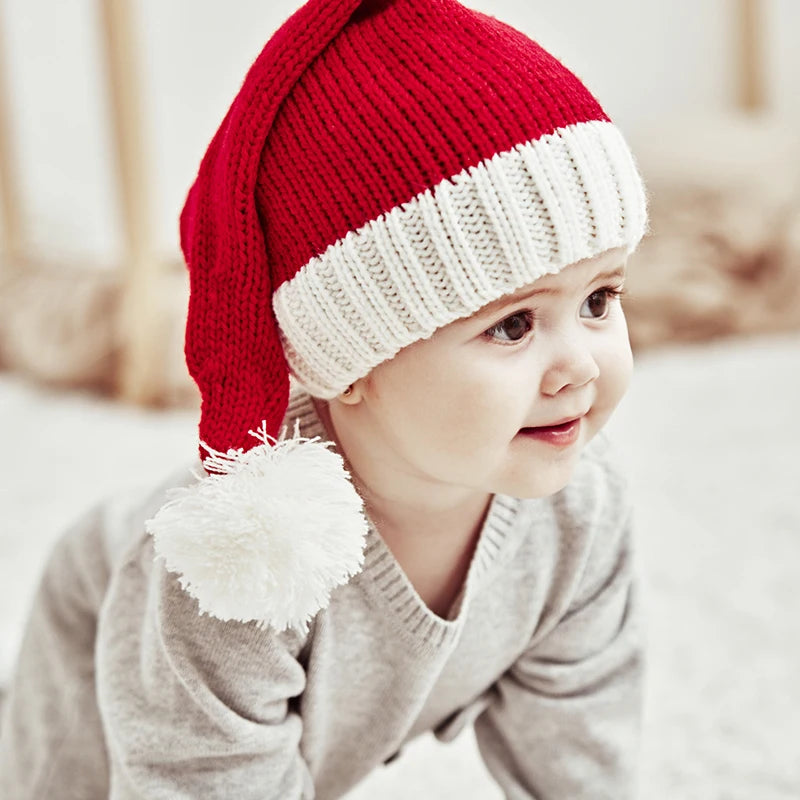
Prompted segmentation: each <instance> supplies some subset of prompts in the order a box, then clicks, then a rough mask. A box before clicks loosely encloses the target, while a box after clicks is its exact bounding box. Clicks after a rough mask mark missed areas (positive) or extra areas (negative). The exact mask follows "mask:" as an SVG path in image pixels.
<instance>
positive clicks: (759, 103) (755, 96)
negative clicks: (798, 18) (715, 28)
mask: <svg viewBox="0 0 800 800" xmlns="http://www.w3.org/2000/svg"><path fill="white" fill-rule="evenodd" d="M735 7H736V13H737V25H736V34H737V47H736V54H737V58H738V63H737V72H738V98H737V100H738V103H739V106H740V107H741V108H742V109H744V110H746V111H758V110H760V109H763V108H764V107H765V105H766V90H765V79H764V18H763V10H764V9H763V7H762V0H737V3H736V6H735Z"/></svg>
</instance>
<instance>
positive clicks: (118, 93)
mask: <svg viewBox="0 0 800 800" xmlns="http://www.w3.org/2000/svg"><path fill="white" fill-rule="evenodd" d="M99 10H100V17H101V21H102V37H103V42H104V46H105V53H106V61H107V68H108V85H109V95H110V106H111V108H110V110H111V117H112V134H113V140H114V151H115V155H116V160H117V172H118V182H117V186H118V193H119V207H120V211H121V214H122V223H123V225H122V227H123V233H124V237H125V263H124V269H125V278H124V281H123V284H124V290H123V296H122V305H121V310H120V321H119V322H120V341H121V343H122V347H123V351H122V354H121V356H122V357H121V362H120V374H119V384H118V385H119V392H120V395H121V397H122V398H123V399H125V400H127V401H130V402H134V403H139V404H149V403H152V402H154V401H155V400H156V399H157V395H158V386H159V385H160V370H161V366H162V363H163V362H162V360H161V358H160V357H159V356H160V330H161V326H162V322H163V316H162V313H161V310H160V308H161V305H160V303H159V302H158V296H157V292H158V281H159V272H160V270H159V264H158V263H157V261H156V259H155V257H154V250H155V249H154V246H153V231H152V226H151V222H152V220H151V219H150V208H151V204H150V202H149V196H150V193H149V183H148V178H149V177H150V173H149V171H148V167H149V159H148V153H147V149H146V147H145V126H144V125H143V124H142V120H143V119H144V117H143V104H142V102H141V91H140V84H139V73H138V59H137V57H136V56H137V51H136V45H135V41H134V35H133V25H132V21H133V20H132V8H131V4H130V2H129V0H99Z"/></svg>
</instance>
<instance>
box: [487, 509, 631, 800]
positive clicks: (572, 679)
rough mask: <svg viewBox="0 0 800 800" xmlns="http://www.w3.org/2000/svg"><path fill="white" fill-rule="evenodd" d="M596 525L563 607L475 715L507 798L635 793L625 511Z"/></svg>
mask: <svg viewBox="0 0 800 800" xmlns="http://www.w3.org/2000/svg"><path fill="white" fill-rule="evenodd" d="M623 511H624V509H623ZM596 519H597V518H596V516H595V517H594V520H595V522H596ZM598 527H599V529H598V530H596V532H595V535H594V536H593V542H592V545H591V546H590V547H589V548H588V550H589V553H588V557H587V558H586V560H585V562H586V563H585V566H584V568H583V570H582V573H581V576H580V578H579V579H576V585H577V590H576V591H574V592H572V593H571V601H570V602H569V603H567V604H565V608H566V610H565V611H564V613H563V614H560V615H559V617H558V619H557V621H556V622H555V623H553V624H552V625H551V626H550V629H549V630H546V631H544V632H543V633H542V632H541V631H538V632H537V633H536V634H534V636H533V638H532V640H531V643H530V645H529V647H528V649H527V650H526V651H525V652H523V653H522V655H521V656H520V657H519V658H518V659H517V660H516V662H515V663H514V664H513V665H512V666H511V668H510V669H509V670H507V672H506V673H505V674H504V675H503V676H502V677H501V678H500V679H499V680H498V681H497V682H496V684H495V685H494V687H493V688H492V691H491V693H490V696H491V701H490V703H489V705H488V707H487V708H486V710H485V711H484V712H483V713H482V714H481V715H480V716H479V717H478V718H477V719H476V721H475V734H476V739H477V743H478V747H479V750H480V753H481V756H482V757H483V759H484V762H485V763H486V766H487V768H488V769H489V771H490V773H491V774H492V775H493V777H494V778H495V780H496V781H497V782H498V784H499V785H500V787H501V789H502V790H503V792H504V793H505V796H506V798H508V799H509V800H523V799H524V800H532V799H533V798H536V800H556V799H559V800H560V798H565V797H569V798H570V800H581V798H586V800H589V798H591V800H612V798H613V800H624V799H625V798H632V797H635V796H636V794H635V792H636V780H637V764H638V758H639V735H640V724H641V701H642V691H641V690H642V673H643V657H642V656H643V648H642V635H641V633H642V626H641V614H640V606H639V592H638V588H637V582H636V580H634V576H633V559H632V548H631V535H630V534H631V525H630V516H629V514H628V515H624V514H623V520H622V521H621V522H619V524H613V525H611V526H609V525H600V526H598ZM545 627H546V626H545Z"/></svg>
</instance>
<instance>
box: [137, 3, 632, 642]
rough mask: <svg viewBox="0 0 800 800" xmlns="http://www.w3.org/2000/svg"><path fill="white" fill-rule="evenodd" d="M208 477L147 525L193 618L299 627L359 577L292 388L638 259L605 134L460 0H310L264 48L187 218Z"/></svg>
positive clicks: (623, 189) (367, 365)
mask: <svg viewBox="0 0 800 800" xmlns="http://www.w3.org/2000/svg"><path fill="white" fill-rule="evenodd" d="M180 223H181V224H180V233H181V247H182V249H183V253H184V256H185V258H186V263H187V265H188V268H189V274H190V280H191V296H190V301H189V316H188V322H187V328H186V360H187V363H188V366H189V370H190V372H191V374H192V376H193V377H194V379H195V381H196V382H197V385H198V387H199V389H200V392H201V395H202V409H201V419H200V440H201V443H202V454H203V456H204V459H205V467H206V471H207V472H208V473H209V474H208V475H207V476H206V477H204V478H202V479H199V480H198V483H196V484H195V485H193V486H191V487H188V488H186V489H182V490H180V491H179V492H178V493H176V495H175V496H174V497H173V498H172V500H171V501H170V502H169V503H168V504H167V506H165V507H164V508H163V509H162V510H161V511H160V512H159V513H158V514H157V515H156V517H155V518H154V519H153V520H151V521H150V522H149V523H148V530H149V531H150V532H151V533H153V535H154V537H155V549H156V553H157V554H158V555H160V556H162V557H164V558H165V560H166V563H167V568H168V569H170V570H171V571H174V572H177V573H178V574H179V575H180V577H181V582H182V584H183V586H184V588H185V589H186V590H187V591H189V592H190V593H191V594H192V595H193V596H194V597H195V598H196V599H197V600H198V603H199V608H200V610H201V611H203V612H207V613H210V614H213V615H214V616H217V617H219V618H221V619H237V620H240V621H243V622H247V621H256V622H258V623H260V624H268V625H272V626H274V627H276V628H278V629H283V628H286V627H295V628H299V629H304V628H305V627H306V624H307V622H308V621H309V620H310V619H311V618H312V617H313V616H314V614H315V613H316V612H317V611H318V610H319V609H320V608H322V607H324V606H325V605H326V604H327V602H328V601H329V597H330V592H331V591H332V590H333V589H334V588H335V587H336V586H338V585H339V584H342V583H344V582H346V581H347V580H348V579H349V578H350V577H351V576H352V575H353V574H355V573H356V572H357V571H358V569H359V568H360V566H361V563H362V546H363V541H364V535H365V533H366V522H365V519H364V515H363V511H362V508H361V502H360V500H359V498H358V495H357V494H356V492H355V489H354V488H353V486H352V484H351V483H350V480H349V477H348V475H347V473H346V471H345V470H344V468H343V465H342V461H341V458H340V457H339V455H337V454H336V453H335V452H333V451H332V450H331V449H330V448H329V446H328V443H324V442H319V441H308V440H304V439H302V438H300V437H298V436H297V435H295V436H294V437H292V438H284V439H282V440H280V441H278V440H279V439H280V438H281V431H280V427H281V424H282V421H283V419H284V415H285V413H286V409H287V404H288V397H289V374H290V373H291V374H292V375H293V376H294V377H295V378H296V380H297V381H298V382H299V383H300V384H301V385H302V386H303V387H304V388H305V389H307V390H308V392H309V393H310V394H311V395H313V396H315V397H319V398H333V397H335V396H336V395H337V394H339V393H340V392H342V391H343V390H345V389H346V387H347V386H349V385H350V384H351V383H352V382H353V381H355V380H356V379H358V378H360V377H362V376H364V375H366V374H367V373H368V372H369V371H370V370H371V369H372V368H373V367H375V366H376V365H378V364H380V363H381V362H383V361H385V360H387V359H390V358H392V356H394V355H395V354H396V353H397V352H398V351H399V350H400V349H401V348H403V347H406V346H407V345H409V344H411V343H413V342H415V341H418V340H420V339H424V338H426V337H428V336H430V335H431V334H432V333H433V332H434V331H436V330H437V329H438V328H440V327H442V326H444V325H447V324H448V323H450V322H453V321H454V320H457V319H460V318H462V317H465V316H469V315H470V314H472V313H474V312H476V311H477V310H478V309H480V308H481V307H483V306H484V305H486V304H487V303H490V302H491V301H493V300H495V299H497V298H499V297H501V296H503V295H506V294H508V293H510V292H513V291H514V290H516V289H518V288H519V287H521V286H524V285H527V284H529V283H532V282H533V281H535V280H536V279H537V278H540V277H541V276H543V275H545V274H548V273H555V272H558V271H559V270H560V269H562V268H563V267H565V266H566V265H568V264H572V263H574V262H576V261H580V260H582V259H585V258H590V257H592V256H595V255H598V254H599V253H602V252H604V251H606V250H608V249H611V248H616V247H623V248H625V249H626V250H627V251H628V252H631V251H632V250H634V249H635V247H636V245H637V244H638V242H639V240H640V239H641V237H642V235H643V234H644V232H645V228H646V203H645V193H644V188H643V185H642V182H641V179H640V177H639V174H638V171H637V169H636V165H635V163H634V160H633V157H632V155H631V153H630V151H629V149H628V147H627V145H626V143H625V141H624V139H623V137H622V135H621V134H620V132H619V130H618V129H617V128H616V127H615V126H614V125H613V123H612V122H611V121H610V120H609V118H608V117H607V116H606V114H605V112H604V111H603V109H602V108H601V107H600V105H599V104H598V102H597V100H596V99H595V98H594V97H593V96H592V95H591V93H590V92H589V91H588V90H587V89H586V87H585V86H584V85H583V84H582V83H581V82H580V81H579V80H578V78H577V77H576V76H575V75H574V74H573V73H571V72H570V71H569V70H568V69H566V68H565V67H564V66H563V65H562V64H561V63H560V62H559V61H558V60H556V59H555V58H554V57H553V56H551V55H550V54H549V53H547V52H546V51H545V50H543V49H542V48H541V47H540V46H539V45H538V44H536V43H535V42H534V41H532V40H531V39H529V38H528V37H527V36H525V35H524V34H522V33H521V32H520V31H518V30H516V29H514V28H512V27H510V26H509V25H507V24H504V23H502V22H500V21H499V20H497V19H495V18H493V17H491V16H488V15H486V14H482V13H479V12H477V11H474V10H471V9H469V8H466V7H465V6H463V5H461V4H460V3H458V2H456V0H363V2H360V1H359V0H309V2H307V3H306V4H305V5H303V6H302V7H301V8H300V9H299V10H298V11H297V12H296V13H295V14H293V15H292V16H291V17H290V18H289V19H288V20H287V21H286V22H285V23H284V24H283V25H282V26H281V27H280V28H279V29H278V31H277V32H276V33H275V34H274V35H273V36H272V38H271V39H270V40H269V41H268V42H267V44H266V45H265V47H264V49H263V50H262V52H261V54H260V55H259V56H258V58H257V59H256V61H255V62H254V64H253V65H252V67H251V68H250V70H249V72H248V74H247V76H246V78H245V80H244V83H243V85H242V87H241V89H240V91H239V93H238V94H237V96H236V97H235V99H234V101H233V103H232V105H231V107H230V109H229V110H228V113H227V115H226V116H225V118H224V120H223V121H222V124H221V125H220V127H219V130H218V131H217V133H216V134H215V136H214V138H213V140H212V141H211V144H210V146H209V148H208V151H207V152H206V154H205V157H204V158H203V161H202V163H201V166H200V170H199V172H198V175H197V179H196V180H195V182H194V184H193V186H192V188H191V190H190V191H189V195H188V197H187V200H186V205H185V207H184V209H183V212H182V214H181V220H180Z"/></svg>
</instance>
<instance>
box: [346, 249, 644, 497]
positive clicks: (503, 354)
mask: <svg viewBox="0 0 800 800" xmlns="http://www.w3.org/2000/svg"><path fill="white" fill-rule="evenodd" d="M624 264H625V252H624V251H623V250H622V249H616V250H610V251H607V252H606V253H603V254H601V255H600V256H597V257H595V258H592V259H587V260H585V261H581V262H578V263H577V264H573V265H571V266H569V267H566V268H564V269H563V270H562V271H561V272H560V273H559V274H557V275H548V276H545V277H543V278H540V279H539V280H537V281H536V282H535V283H533V284H530V285H529V286H527V287H524V288H523V289H521V290H519V291H517V292H515V293H514V294H512V295H508V296H507V297H504V298H502V299H501V300H499V301H496V302H494V303H492V304H490V305H489V306H486V307H485V308H484V309H482V310H481V311H479V312H478V313H476V314H474V315H473V316H471V317H468V318H466V319H462V320H458V321H457V322H454V323H452V324H450V325H447V326H445V327H443V328H441V329H439V330H438V331H437V332H436V333H435V334H434V335H433V336H432V337H431V338H429V339H426V340H423V341H420V342H416V343H415V344H413V345H411V346H409V347H407V348H405V349H404V350H402V351H401V352H400V353H398V354H397V355H396V356H395V357H394V358H392V359H391V360H390V361H387V362H385V363H383V364H381V365H380V366H378V367H376V368H375V369H374V370H373V371H372V372H371V373H370V374H369V375H368V376H367V377H366V378H364V379H362V381H361V386H360V387H359V394H360V401H359V403H358V405H359V406H360V408H359V410H358V412H359V415H360V416H361V421H362V423H363V422H366V423H367V424H368V426H369V429H370V433H371V437H372V442H373V443H374V444H375V445H377V446H379V447H380V448H381V453H382V458H383V459H384V460H385V464H386V466H387V467H390V468H394V469H399V470H402V472H404V473H405V474H406V475H414V476H415V477H418V478H420V479H428V480H430V481H435V482H440V483H442V484H447V485H450V486H463V487H468V488H474V489H480V490H483V491H489V492H497V493H502V494H509V495H513V496H516V497H543V496H545V495H548V494H552V493H553V492H557V491H559V490H560V489H562V488H563V487H564V486H565V485H566V484H567V482H568V481H569V479H570V477H571V475H572V472H573V469H574V467H575V464H576V461H577V459H578V455H579V454H580V452H581V450H582V449H583V448H584V447H585V446H586V444H587V443H588V442H589V440H590V439H591V438H592V437H593V436H594V435H595V434H596V433H597V431H598V430H600V428H601V427H602V426H603V425H604V424H605V422H606V420H607V419H608V418H609V416H610V415H611V412H612V411H613V410H614V408H615V407H616V406H617V404H618V403H619V401H620V399H621V398H622V396H623V394H624V393H625V390H626V389H627V387H628V383H629V380H630V375H631V368H632V357H631V350H630V344H629V341H628V330H627V326H626V323H625V317H624V314H623V311H622V307H621V305H620V301H619V298H618V297H617V296H616V294H615V292H617V291H619V290H620V289H621V288H622V284H623V281H624ZM565 420H574V422H572V423H568V424H560V423H562V422H564V421H565Z"/></svg>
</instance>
